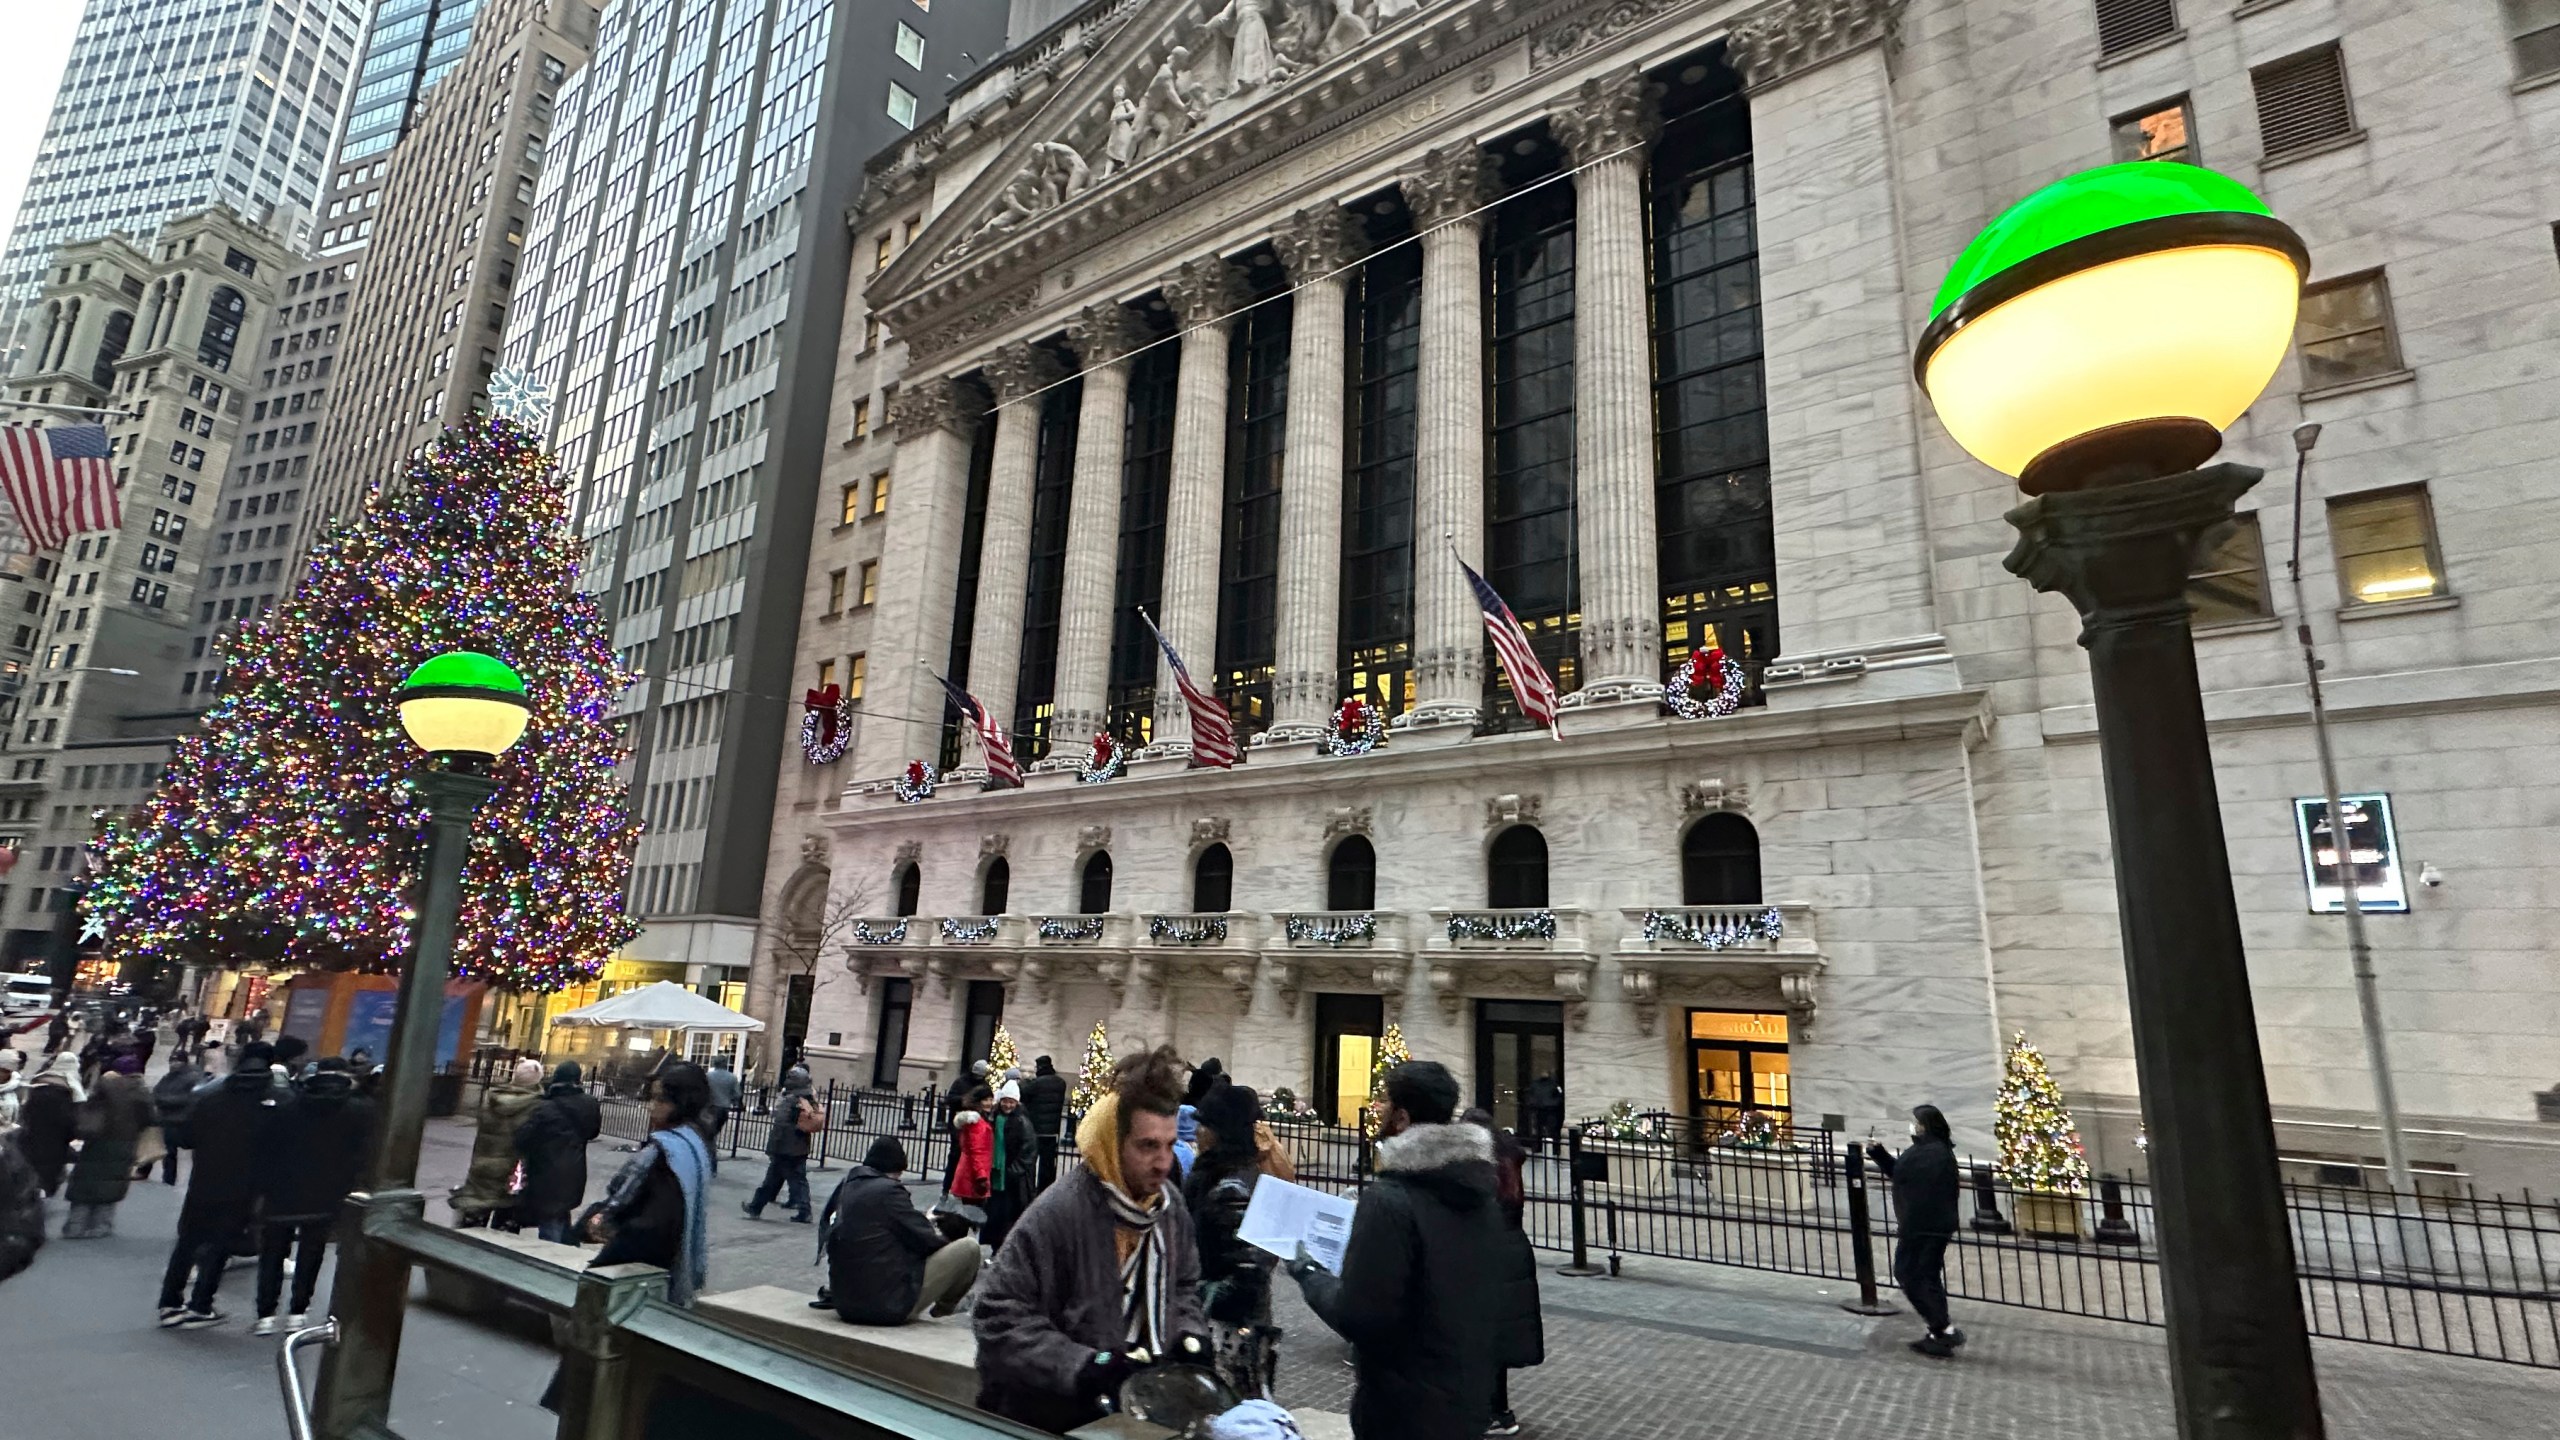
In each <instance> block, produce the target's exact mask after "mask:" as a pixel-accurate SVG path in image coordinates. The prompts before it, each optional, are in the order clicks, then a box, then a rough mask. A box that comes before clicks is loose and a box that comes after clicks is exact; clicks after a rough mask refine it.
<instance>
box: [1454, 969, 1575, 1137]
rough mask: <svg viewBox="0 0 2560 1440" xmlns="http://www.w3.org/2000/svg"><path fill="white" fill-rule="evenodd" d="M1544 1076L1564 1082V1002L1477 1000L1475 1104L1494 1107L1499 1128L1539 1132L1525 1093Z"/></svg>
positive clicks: (1495, 1119)
mask: <svg viewBox="0 0 2560 1440" xmlns="http://www.w3.org/2000/svg"><path fill="white" fill-rule="evenodd" d="M1541 1078H1544V1079H1546V1080H1549V1081H1551V1082H1553V1083H1555V1084H1558V1085H1561V1084H1562V1083H1563V1081H1564V1006H1562V1005H1561V1004H1558V1003H1556V1002H1554V1001H1534V1000H1479V1001H1477V1002H1476V1104H1478V1105H1480V1106H1482V1107H1483V1108H1485V1109H1487V1110H1490V1111H1492V1112H1493V1123H1494V1124H1495V1125H1496V1126H1497V1127H1499V1128H1502V1129H1506V1130H1510V1131H1512V1132H1513V1133H1515V1134H1518V1135H1521V1136H1524V1137H1525V1136H1530V1135H1535V1134H1537V1133H1539V1132H1538V1127H1537V1125H1536V1123H1535V1121H1536V1117H1535V1116H1533V1115H1531V1114H1529V1113H1528V1110H1527V1109H1526V1097H1527V1096H1528V1094H1529V1092H1530V1087H1531V1086H1533V1085H1536V1084H1537V1083H1538V1081H1539V1080H1540V1079H1541ZM1549 1118H1550V1119H1553V1118H1554V1117H1553V1116H1552V1115H1550V1116H1549Z"/></svg>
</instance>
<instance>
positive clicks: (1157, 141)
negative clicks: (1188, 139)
mask: <svg viewBox="0 0 2560 1440" xmlns="http://www.w3.org/2000/svg"><path fill="white" fill-rule="evenodd" d="M1190 63H1191V52H1190V51H1189V50H1187V49H1185V48H1184V47H1182V46H1180V45H1176V46H1174V47H1173V48H1172V49H1171V50H1169V51H1167V52H1165V57H1164V62H1163V63H1162V64H1160V65H1158V66H1156V73H1155V74H1154V75H1153V76H1151V77H1150V78H1149V79H1148V81H1147V90H1146V94H1145V95H1143V96H1142V97H1140V99H1139V101H1138V131H1139V135H1138V154H1139V156H1140V157H1141V158H1144V157H1145V156H1148V155H1155V154H1159V153H1161V152H1163V151H1165V150H1168V149H1171V148H1172V147H1173V146H1175V145H1176V144H1179V143H1180V142H1181V140H1182V137H1183V136H1185V135H1187V134H1189V133H1191V127H1192V126H1193V125H1196V124H1198V123H1199V121H1200V115H1201V105H1200V100H1199V97H1198V96H1197V95H1196V94H1195V93H1193V90H1192V87H1191V84H1190V82H1189V81H1188V80H1187V79H1186V78H1184V75H1183V73H1182V72H1183V70H1184V69H1185V68H1186V67H1187V66H1189V65H1190Z"/></svg>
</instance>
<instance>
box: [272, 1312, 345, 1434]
mask: <svg viewBox="0 0 2560 1440" xmlns="http://www.w3.org/2000/svg"><path fill="white" fill-rule="evenodd" d="M337 1343H338V1322H337V1321H336V1320H335V1319H329V1320H323V1321H321V1322H320V1323H319V1324H317V1325H305V1326H303V1327H302V1328H301V1329H299V1330H296V1331H293V1332H292V1333H290V1334H288V1335H286V1336H285V1337H284V1343H283V1344H282V1345H279V1346H277V1347H276V1383H277V1384H279V1385H282V1386H283V1387H284V1423H285V1429H286V1430H287V1431H289V1432H290V1433H291V1434H292V1436H293V1440H311V1405H310V1402H309V1401H306V1400H304V1399H303V1398H302V1370H301V1367H299V1366H297V1365H295V1364H294V1363H293V1352H295V1351H296V1350H299V1349H301V1348H302V1347H303V1346H305V1345H335V1344H337Z"/></svg>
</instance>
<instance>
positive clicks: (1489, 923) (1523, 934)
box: [1449, 910, 1556, 940]
mask: <svg viewBox="0 0 2560 1440" xmlns="http://www.w3.org/2000/svg"><path fill="white" fill-rule="evenodd" d="M1449 938H1450V939H1452V940H1553V939H1554V938H1556V912H1554V911H1553V910H1532V911H1529V912H1528V913H1526V914H1520V915H1509V914H1504V913H1502V912H1499V911H1492V912H1480V911H1460V912H1459V913H1458V914H1455V915H1452V916H1450V917H1449Z"/></svg>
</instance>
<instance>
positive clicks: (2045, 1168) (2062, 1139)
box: [1991, 1030, 2089, 1195]
mask: <svg viewBox="0 0 2560 1440" xmlns="http://www.w3.org/2000/svg"><path fill="white" fill-rule="evenodd" d="M1991 1130H1992V1135H1993V1137H1994V1138H1995V1139H1997V1140H1998V1141H1999V1142H2000V1168H2001V1169H2002V1170H2004V1171H2006V1172H2007V1173H2008V1175H2009V1179H2010V1182H2011V1183H2012V1184H2014V1185H2016V1186H2017V1187H2018V1188H2019V1189H2020V1190H2029V1191H2037V1192H2041V1193H2043V1194H2048V1195H2081V1194H2086V1193H2087V1192H2088V1189H2089V1158H2088V1156H2087V1155H2085V1154H2083V1153H2082V1152H2081V1149H2080V1127H2079V1126H2078V1125H2076V1124H2074V1123H2073V1122H2072V1119H2071V1107H2070V1106H2068V1105H2065V1104H2063V1103H2062V1087H2061V1086H2059V1085H2056V1084H2055V1083H2053V1073H2052V1072H2051V1071H2049V1070H2047V1069H2046V1068H2045V1064H2044V1054H2043V1052H2041V1051H2039V1050H2037V1049H2036V1047H2035V1046H2033V1045H2030V1044H2028V1043H2027V1036H2026V1032H2025V1031H2023V1030H2022V1031H2020V1032H2018V1036H2017V1038H2016V1039H2014V1040H2012V1041H2010V1042H2009V1058H2008V1060H2007V1062H2006V1063H2005V1064H2004V1065H2003V1066H2002V1068H2001V1074H2000V1099H1999V1103H1998V1106H1997V1109H1996V1110H1995V1112H1994V1114H1993V1117H1992V1125H1991Z"/></svg>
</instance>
